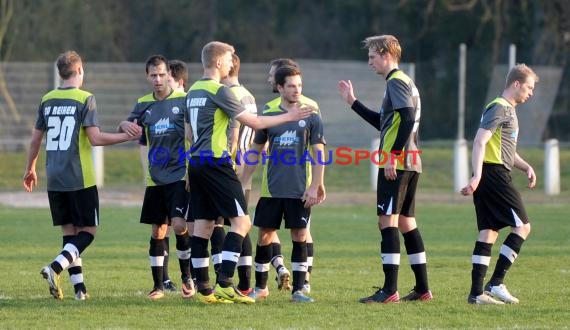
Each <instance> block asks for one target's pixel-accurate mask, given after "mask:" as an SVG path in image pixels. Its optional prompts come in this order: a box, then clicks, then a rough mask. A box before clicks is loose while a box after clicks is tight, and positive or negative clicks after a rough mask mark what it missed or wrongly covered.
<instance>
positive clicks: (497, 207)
mask: <svg viewBox="0 0 570 330" xmlns="http://www.w3.org/2000/svg"><path fill="white" fill-rule="evenodd" d="M536 82H538V76H537V75H536V73H534V71H533V70H532V69H531V68H529V67H528V66H526V65H525V64H517V65H515V66H514V67H513V68H512V69H511V70H510V71H509V73H508V74H507V81H506V84H505V89H504V90H503V93H502V94H501V96H499V97H497V98H495V99H494V100H493V101H491V102H490V103H489V104H487V106H486V107H485V109H484V110H483V115H482V117H481V123H480V124H479V129H478V130H477V134H476V136H475V140H474V141H473V151H472V155H471V166H472V167H473V176H472V177H471V180H470V181H469V184H468V185H467V186H465V187H464V188H463V189H462V190H461V194H463V195H464V196H468V195H473V204H474V205H475V213H476V215H477V228H478V229H479V237H478V238H477V241H476V242H475V248H474V249H473V255H472V257H471V262H472V264H473V268H472V270H471V292H470V293H469V296H468V297H467V302H468V303H470V304H504V303H507V304H517V303H518V302H519V299H518V298H516V297H514V296H513V295H512V294H511V293H510V292H509V290H507V287H506V286H505V284H503V282H504V278H505V275H506V274H507V271H508V270H509V269H510V268H511V266H512V264H513V263H514V261H515V259H516V258H517V256H518V254H519V252H520V250H521V247H522V245H523V243H524V242H525V240H526V239H527V237H528V235H529V234H530V223H529V219H528V216H527V213H526V210H525V208H524V205H523V202H522V199H521V196H520V193H519V192H518V191H517V190H516V189H515V187H514V186H513V184H512V181H511V170H512V169H513V168H517V169H519V170H521V171H523V172H524V173H525V174H526V176H527V178H528V187H529V188H534V186H535V185H536V174H535V173H534V169H533V168H532V166H530V165H529V164H528V163H527V162H526V161H525V160H524V159H522V157H521V156H520V155H519V154H518V153H517V150H516V147H517V137H518V133H519V125H518V120H517V114H516V109H515V107H516V106H517V105H519V104H522V103H524V102H526V101H527V100H528V99H529V98H530V97H531V96H532V93H533V91H534V85H535V83H536ZM507 226H509V227H511V232H510V234H509V235H508V236H507V238H506V239H505V241H504V242H503V245H502V246H501V249H500V251H499V259H498V260H497V264H496V265H495V271H494V272H493V275H492V276H491V279H490V280H489V282H488V283H487V284H486V285H485V288H484V289H483V280H484V279H485V274H486V273H487V269H488V268H489V264H490V262H491V249H492V247H493V244H494V243H495V242H496V240H497V237H498V235H499V233H498V232H499V230H501V229H502V228H504V227H507Z"/></svg>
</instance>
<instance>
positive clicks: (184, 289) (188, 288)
mask: <svg viewBox="0 0 570 330" xmlns="http://www.w3.org/2000/svg"><path fill="white" fill-rule="evenodd" d="M195 293H196V290H195V289H194V281H192V279H187V280H183V281H182V286H181V288H180V294H182V298H184V299H190V298H192V296H194V294H195Z"/></svg>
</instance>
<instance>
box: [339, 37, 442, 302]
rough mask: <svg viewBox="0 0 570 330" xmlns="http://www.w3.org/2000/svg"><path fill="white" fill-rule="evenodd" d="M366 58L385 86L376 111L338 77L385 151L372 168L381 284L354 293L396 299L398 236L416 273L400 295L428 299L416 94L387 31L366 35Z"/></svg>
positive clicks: (398, 49)
mask: <svg viewBox="0 0 570 330" xmlns="http://www.w3.org/2000/svg"><path fill="white" fill-rule="evenodd" d="M364 47H365V48H368V64H369V65H370V66H371V67H372V69H373V70H374V71H376V73H378V74H380V75H382V76H383V77H384V78H385V79H386V91H385V92H384V100H383V101H382V106H381V108H380V112H379V113H378V112H376V111H373V110H370V109H369V108H367V107H366V106H365V105H363V104H362V103H360V102H359V101H358V100H357V99H356V97H355V96H354V90H353V87H352V82H351V81H350V80H348V81H345V80H341V81H339V83H338V88H339V92H340V95H341V97H342V98H343V99H344V101H345V102H346V103H348V104H349V105H350V107H351V108H352V110H354V111H355V112H356V113H357V114H358V115H359V116H360V117H362V118H363V119H364V120H365V121H366V122H368V123H369V124H370V125H372V126H373V127H374V128H376V129H377V130H378V131H380V146H379V150H380V151H381V154H383V155H387V157H388V159H387V160H386V161H381V163H382V164H381V165H379V169H378V186H377V187H378V190H377V193H376V199H377V203H376V205H377V209H376V212H377V214H378V228H379V229H380V234H381V236H382V241H381V244H380V254H381V257H382V268H383V271H384V285H383V286H382V288H380V289H378V291H376V293H374V294H373V295H371V296H369V297H365V298H362V299H360V302H362V303H374V302H377V303H388V302H397V301H399V300H400V295H399V293H398V270H399V267H400V236H399V233H398V230H399V231H400V232H401V233H402V235H403V237H404V245H405V246H406V252H407V254H408V260H409V262H410V265H411V267H412V271H413V272H414V275H415V278H416V285H415V286H414V288H413V289H412V290H411V291H410V293H409V294H408V295H406V296H405V297H403V298H402V299H401V300H403V301H410V300H420V301H428V300H431V299H432V293H431V291H430V290H429V287H428V276H427V265H426V253H425V249H424V243H423V239H422V236H421V234H420V231H419V229H418V227H417V224H416V218H415V197H416V196H415V195H416V186H417V183H418V179H419V176H420V173H421V171H422V167H421V160H420V157H419V155H418V153H417V151H418V150H419V149H418V128H419V124H420V115H421V103H420V94H419V92H418V89H417V88H416V86H415V84H414V82H413V81H412V79H410V77H408V76H407V75H406V74H405V73H404V72H402V71H401V70H400V69H399V68H398V64H399V63H400V58H401V55H402V49H401V47H400V43H399V42H398V39H396V38H395V37H394V36H391V35H379V36H372V37H368V38H366V39H365V40H364Z"/></svg>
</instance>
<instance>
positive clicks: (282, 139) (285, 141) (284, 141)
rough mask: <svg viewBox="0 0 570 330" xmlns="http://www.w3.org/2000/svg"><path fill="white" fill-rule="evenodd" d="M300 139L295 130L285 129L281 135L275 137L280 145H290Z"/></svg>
mask: <svg viewBox="0 0 570 330" xmlns="http://www.w3.org/2000/svg"><path fill="white" fill-rule="evenodd" d="M298 141H299V138H298V137H297V133H296V132H295V131H285V133H283V134H281V136H278V137H276V138H275V143H279V145H280V146H290V145H292V144H294V143H297V142H298Z"/></svg>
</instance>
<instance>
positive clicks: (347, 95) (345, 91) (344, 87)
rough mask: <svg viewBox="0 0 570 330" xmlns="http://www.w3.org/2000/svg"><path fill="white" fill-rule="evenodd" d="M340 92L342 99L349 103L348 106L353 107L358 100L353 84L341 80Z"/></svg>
mask: <svg viewBox="0 0 570 330" xmlns="http://www.w3.org/2000/svg"><path fill="white" fill-rule="evenodd" d="M338 92H339V93H340V97H342V99H343V100H344V101H345V102H346V103H348V105H352V104H353V103H354V101H355V100H356V97H355V96H354V89H353V88H352V82H351V81H350V80H341V81H339V82H338Z"/></svg>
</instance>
